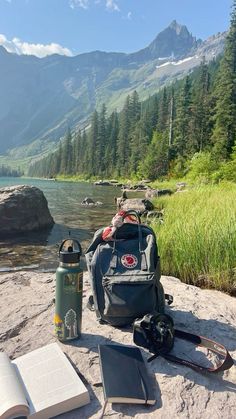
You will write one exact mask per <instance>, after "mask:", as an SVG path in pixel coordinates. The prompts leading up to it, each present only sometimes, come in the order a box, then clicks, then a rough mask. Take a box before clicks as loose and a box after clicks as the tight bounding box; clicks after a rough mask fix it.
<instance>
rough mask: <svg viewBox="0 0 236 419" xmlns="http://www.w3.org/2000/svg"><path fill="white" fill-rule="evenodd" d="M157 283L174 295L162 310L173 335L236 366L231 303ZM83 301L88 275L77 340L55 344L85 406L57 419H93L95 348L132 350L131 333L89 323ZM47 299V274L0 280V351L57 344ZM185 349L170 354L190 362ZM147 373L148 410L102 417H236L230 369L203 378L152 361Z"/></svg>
mask: <svg viewBox="0 0 236 419" xmlns="http://www.w3.org/2000/svg"><path fill="white" fill-rule="evenodd" d="M161 281H162V284H163V286H164V289H165V292H166V293H169V294H172V295H173V296H174V303H173V305H172V306H171V307H168V308H167V313H168V314H170V315H171V316H172V317H173V318H174V322H175V325H176V328H180V329H184V330H186V331H190V332H192V333H196V334H200V335H202V336H206V337H209V338H210V339H214V340H216V341H218V342H221V343H222V344H224V345H225V346H226V347H227V348H228V350H229V351H230V353H231V356H232V357H233V358H234V359H236V339H235V332H236V327H235V324H236V308H235V298H233V297H230V296H228V295H226V294H223V293H221V292H219V291H212V290H201V289H199V288H197V287H194V286H190V285H186V284H183V283H181V282H180V281H179V280H178V279H176V278H172V277H162V279H161ZM90 294H91V289H90V286H89V282H88V274H87V273H85V274H84V298H83V316H82V335H81V338H80V339H76V340H72V341H70V342H68V343H67V344H63V343H61V342H59V345H60V347H61V348H62V350H63V351H64V352H65V353H66V355H67V356H68V358H69V359H70V360H71V362H72V364H73V365H74V367H75V368H76V369H78V371H79V373H80V375H81V377H83V381H84V383H85V385H86V387H87V388H88V390H89V393H90V398H91V402H90V403H89V404H88V405H87V406H84V407H81V408H79V409H78V410H74V411H72V412H68V413H65V414H63V415H61V416H60V419H80V418H81V419H84V418H90V419H97V418H98V417H100V415H101V411H102V406H103V404H104V396H103V390H102V386H101V375H100V368H99V358H98V345H99V344H111V343H116V344H119V343H121V344H125V345H133V338H132V328H131V327H130V328H122V329H120V328H119V329H118V328H114V327H112V326H109V325H102V324H99V323H98V322H97V321H96V317H95V313H94V312H92V311H90V310H89V309H88V308H87V301H88V296H89V295H90ZM54 297H55V275H54V274H52V273H40V272H32V271H31V272H14V273H7V274H0V298H1V301H2V303H1V305H0V350H4V351H6V353H7V354H8V355H9V356H10V357H11V358H16V357H18V356H21V355H23V354H25V353H28V352H30V351H32V350H34V349H36V348H39V347H42V346H44V345H47V344H49V343H51V342H54V341H56V338H55V337H54V334H53V316H54V310H55V307H54V302H53V299H54ZM185 345H186V344H185V342H184V341H179V340H176V343H175V348H174V351H175V353H176V355H180V356H186V357H187V358H188V356H189V357H190V358H194V355H193V353H192V352H191V353H189V352H187V351H186V350H184V348H186V346H185ZM141 352H142V354H143V357H144V358H145V359H147V358H149V357H150V353H149V352H148V351H147V350H146V349H143V348H142V349H141ZM199 352H200V350H199V351H197V352H196V355H197V353H199ZM194 359H195V358H194ZM147 367H148V370H149V371H150V373H151V375H152V381H153V385H154V386H155V390H156V398H157V402H156V404H155V405H154V406H150V407H146V406H141V405H132V404H127V405H125V404H108V406H107V407H106V410H105V416H111V417H113V418H119V417H122V418H124V419H129V418H135V419H156V418H157V419H158V418H159V419H161V418H168V417H170V418H173V419H179V418H180V417H181V418H183V419H189V418H191V419H197V418H204V419H213V418H221V417H224V419H233V418H235V417H236V366H235V365H234V366H233V367H232V368H231V369H230V370H228V371H226V372H224V373H220V374H212V375H210V374H208V375H207V374H204V375H203V374H200V373H197V372H196V371H193V370H191V369H190V368H188V367H184V366H183V365H178V364H175V363H171V362H168V361H166V360H164V359H163V358H161V357H158V358H156V359H155V360H154V361H152V362H151V363H149V364H147ZM114 379H115V377H114ZM222 415H223V416H222ZM58 419H59V418H58Z"/></svg>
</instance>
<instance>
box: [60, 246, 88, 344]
mask: <svg viewBox="0 0 236 419" xmlns="http://www.w3.org/2000/svg"><path fill="white" fill-rule="evenodd" d="M81 254H82V249H81V246H80V243H79V242H78V241H77V240H74V239H67V240H64V241H63V242H62V243H61V245H60V248H59V266H58V268H57V270H56V301H55V303H56V304H55V305H56V307H55V316H54V327H55V335H56V336H57V338H58V339H59V340H61V341H68V340H71V339H77V338H78V337H79V336H80V334H81V321H82V293H83V271H82V269H81V268H80V266H79V262H80V256H81Z"/></svg>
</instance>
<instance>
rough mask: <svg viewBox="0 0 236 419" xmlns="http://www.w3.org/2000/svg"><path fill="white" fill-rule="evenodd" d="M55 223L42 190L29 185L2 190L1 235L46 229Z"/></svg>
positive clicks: (0, 207)
mask: <svg viewBox="0 0 236 419" xmlns="http://www.w3.org/2000/svg"><path fill="white" fill-rule="evenodd" d="M53 223H54V221H53V218H52V216H51V214H50V212H49V209H48V203H47V200H46V198H45V196H44V194H43V192H42V191H41V190H40V189H38V188H36V187H34V186H27V185H19V186H8V187H6V188H1V189H0V235H5V234H16V233H25V232H28V231H32V230H39V229H44V228H47V227H50V226H52V224H53Z"/></svg>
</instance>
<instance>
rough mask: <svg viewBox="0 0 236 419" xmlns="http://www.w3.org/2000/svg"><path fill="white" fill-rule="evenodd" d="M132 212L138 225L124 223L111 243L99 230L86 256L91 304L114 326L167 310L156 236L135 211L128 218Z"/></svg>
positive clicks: (104, 319)
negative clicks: (161, 281)
mask: <svg viewBox="0 0 236 419" xmlns="http://www.w3.org/2000/svg"><path fill="white" fill-rule="evenodd" d="M131 213H132V214H135V215H136V216H137V218H138V220H139V223H138V224H131V223H124V224H123V225H122V226H121V227H119V228H117V230H116V232H115V234H114V236H113V240H110V241H104V240H103V238H102V232H103V229H100V230H98V231H97V232H96V233H95V235H94V238H93V241H92V243H91V244H90V246H89V248H88V250H87V251H86V254H85V257H86V262H87V267H88V271H89V274H90V280H91V287H92V293H93V296H92V298H90V300H89V301H90V304H89V305H90V307H91V302H92V303H93V304H94V310H95V312H96V315H97V318H98V320H99V321H100V322H106V323H109V324H111V325H113V326H125V325H128V324H131V323H132V322H133V321H134V320H135V319H136V318H137V317H142V316H143V315H144V314H147V313H151V312H154V311H157V312H158V313H164V310H165V295H164V291H163V287H162V285H161V283H160V258H159V256H158V250H157V243H156V238H155V233H154V232H153V230H152V229H151V228H150V227H148V226H146V225H144V224H140V219H139V217H138V214H137V213H136V212H135V211H127V212H126V215H127V214H131ZM126 215H125V217H126Z"/></svg>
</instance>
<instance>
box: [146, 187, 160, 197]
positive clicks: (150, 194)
mask: <svg viewBox="0 0 236 419" xmlns="http://www.w3.org/2000/svg"><path fill="white" fill-rule="evenodd" d="M156 197H158V189H148V190H147V191H146V192H145V198H147V199H148V198H156Z"/></svg>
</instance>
